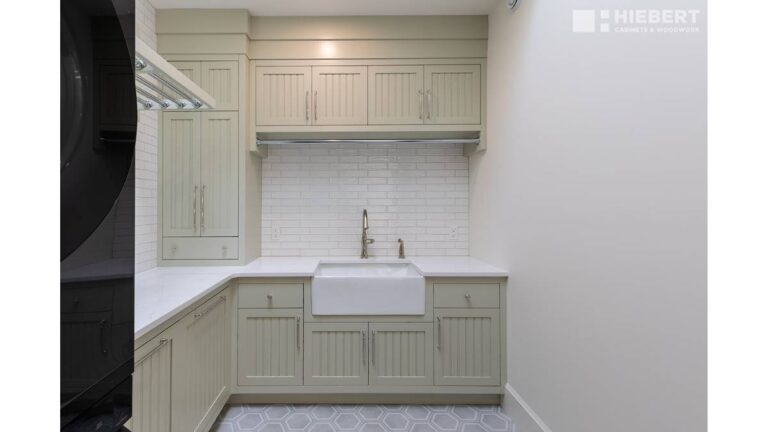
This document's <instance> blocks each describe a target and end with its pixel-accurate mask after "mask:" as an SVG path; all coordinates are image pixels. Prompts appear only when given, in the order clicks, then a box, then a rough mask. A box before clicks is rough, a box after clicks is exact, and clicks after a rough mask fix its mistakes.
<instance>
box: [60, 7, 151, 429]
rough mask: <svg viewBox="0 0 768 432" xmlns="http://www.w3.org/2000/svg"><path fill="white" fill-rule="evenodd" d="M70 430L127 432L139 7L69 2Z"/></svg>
mask: <svg viewBox="0 0 768 432" xmlns="http://www.w3.org/2000/svg"><path fill="white" fill-rule="evenodd" d="M60 6H61V20H60V22H61V41H60V47H61V95H60V98H61V113H60V116H61V131H60V132H61V164H60V171H61V192H60V193H61V211H60V223H61V239H60V241H61V243H60V244H61V246H60V252H61V284H60V290H61V292H60V293H61V327H60V337H61V354H60V356H61V358H60V362H61V383H60V394H61V398H60V401H61V426H60V428H61V430H62V431H67V432H81V431H82V432H85V431H88V432H95V431H98V432H102V431H104V432H109V431H118V430H125V429H124V428H123V426H122V425H123V424H124V423H125V422H126V420H128V418H130V416H131V392H132V381H131V374H132V373H133V283H134V265H133V263H134V166H133V164H134V148H135V141H136V89H135V85H134V35H133V33H134V25H135V23H134V14H135V12H134V1H133V0H62V1H61V3H60Z"/></svg>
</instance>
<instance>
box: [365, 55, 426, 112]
mask: <svg viewBox="0 0 768 432" xmlns="http://www.w3.org/2000/svg"><path fill="white" fill-rule="evenodd" d="M423 112H424V66H422V65H416V66H368V124H422V123H423V122H424V120H423V118H424V116H423Z"/></svg>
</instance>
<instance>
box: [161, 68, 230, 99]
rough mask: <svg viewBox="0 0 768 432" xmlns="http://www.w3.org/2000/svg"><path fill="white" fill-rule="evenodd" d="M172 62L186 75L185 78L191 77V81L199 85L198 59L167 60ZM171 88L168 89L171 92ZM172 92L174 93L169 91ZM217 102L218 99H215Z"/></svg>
mask: <svg viewBox="0 0 768 432" xmlns="http://www.w3.org/2000/svg"><path fill="white" fill-rule="evenodd" d="M169 63H170V64H172V65H173V66H174V67H176V69H178V70H179V72H181V73H183V74H184V75H186V77H187V78H189V79H191V80H192V82H194V83H195V84H197V85H201V84H202V82H201V81H200V62H199V61H172V62H169ZM171 91H172V90H169V92H171ZM171 94H174V93H171ZM217 102H218V100H217Z"/></svg>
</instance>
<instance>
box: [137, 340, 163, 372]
mask: <svg viewBox="0 0 768 432" xmlns="http://www.w3.org/2000/svg"><path fill="white" fill-rule="evenodd" d="M167 343H168V339H166V338H162V339H160V340H159V341H158V342H157V346H155V347H154V348H152V349H151V350H150V351H149V352H148V353H147V354H146V355H144V357H142V358H140V359H139V360H138V361H137V362H136V366H138V365H140V364H142V363H143V362H144V360H146V359H148V358H149V357H151V356H152V354H154V353H155V351H157V350H159V349H160V348H162V347H163V346H164V345H165V344H167Z"/></svg>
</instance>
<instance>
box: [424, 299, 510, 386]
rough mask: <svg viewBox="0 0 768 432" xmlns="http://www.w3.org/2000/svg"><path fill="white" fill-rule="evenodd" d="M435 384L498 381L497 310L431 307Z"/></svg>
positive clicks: (492, 383)
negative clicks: (433, 308)
mask: <svg viewBox="0 0 768 432" xmlns="http://www.w3.org/2000/svg"><path fill="white" fill-rule="evenodd" d="M434 325H435V333H436V336H435V385H478V386H482V385H499V374H500V370H499V368H500V360H501V359H500V357H499V331H500V329H499V310H498V309H435V323H434Z"/></svg>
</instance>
